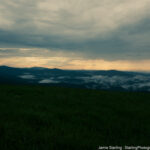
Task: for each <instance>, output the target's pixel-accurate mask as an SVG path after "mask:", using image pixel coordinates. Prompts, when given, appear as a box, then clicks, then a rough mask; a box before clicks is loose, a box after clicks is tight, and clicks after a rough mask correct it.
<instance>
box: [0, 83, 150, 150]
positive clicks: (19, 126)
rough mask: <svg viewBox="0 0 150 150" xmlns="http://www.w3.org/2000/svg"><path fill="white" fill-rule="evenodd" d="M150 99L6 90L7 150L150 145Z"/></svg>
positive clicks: (2, 108) (1, 115) (1, 119)
mask: <svg viewBox="0 0 150 150" xmlns="http://www.w3.org/2000/svg"><path fill="white" fill-rule="evenodd" d="M149 107H150V93H129V92H108V91H98V90H97V91H96V90H86V89H73V88H61V87H46V86H45V87H44V86H43V87H42V86H19V85H18V86H9V85H7V86H6V85H1V86H0V149H1V150H95V149H98V146H109V145H112V146H114V145H122V146H124V145H145V146H146V145H148V144H150V140H149V139H150V117H149V116H150V110H149Z"/></svg>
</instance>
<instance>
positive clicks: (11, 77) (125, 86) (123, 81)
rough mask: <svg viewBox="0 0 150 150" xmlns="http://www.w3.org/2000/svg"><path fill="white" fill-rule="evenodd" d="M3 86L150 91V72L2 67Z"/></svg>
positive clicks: (1, 80) (1, 82)
mask: <svg viewBox="0 0 150 150" xmlns="http://www.w3.org/2000/svg"><path fill="white" fill-rule="evenodd" d="M0 84H40V85H51V86H52V85H57V86H69V87H80V88H89V89H103V90H125V91H150V73H142V72H141V73H140V72H129V71H118V70H108V71H106V70H62V69H57V68H53V69H49V68H43V67H32V68H13V67H9V66H0Z"/></svg>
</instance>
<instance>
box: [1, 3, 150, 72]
mask: <svg viewBox="0 0 150 150" xmlns="http://www.w3.org/2000/svg"><path fill="white" fill-rule="evenodd" d="M149 10H150V0H30V1H27V0H0V65H9V66H15V67H32V66H42V67H49V68H54V67H57V68H62V69H106V70H108V69H118V70H138V71H139V70H141V71H150V11H149Z"/></svg>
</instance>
